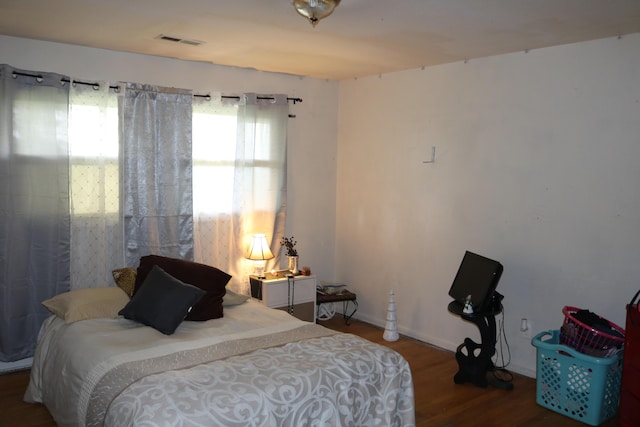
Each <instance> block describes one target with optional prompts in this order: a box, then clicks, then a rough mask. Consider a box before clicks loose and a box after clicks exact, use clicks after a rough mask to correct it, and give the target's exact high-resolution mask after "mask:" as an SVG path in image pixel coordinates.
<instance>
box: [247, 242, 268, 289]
mask: <svg viewBox="0 0 640 427" xmlns="http://www.w3.org/2000/svg"><path fill="white" fill-rule="evenodd" d="M246 258H247V259H250V260H253V261H254V262H255V263H254V275H256V276H257V277H258V279H264V278H265V275H264V267H265V265H266V263H267V260H268V259H271V258H273V253H272V252H271V249H269V244H268V243H267V236H265V235H264V234H254V235H253V236H252V237H251V244H250V245H249V250H248V251H247V256H246Z"/></svg>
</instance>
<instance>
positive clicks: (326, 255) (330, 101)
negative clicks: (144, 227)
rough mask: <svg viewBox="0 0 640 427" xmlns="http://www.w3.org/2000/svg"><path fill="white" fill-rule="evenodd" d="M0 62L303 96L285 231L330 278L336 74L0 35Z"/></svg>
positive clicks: (291, 147)
mask: <svg viewBox="0 0 640 427" xmlns="http://www.w3.org/2000/svg"><path fill="white" fill-rule="evenodd" d="M0 63H3V64H9V65H11V66H13V67H15V68H21V69H27V70H33V71H50V72H57V73H60V74H65V75H69V76H70V77H73V78H76V79H79V80H82V79H86V80H90V81H94V80H98V81H100V80H104V81H110V82H115V81H127V82H139V83H149V84H156V85H162V86H168V87H179V88H186V89H193V90H194V91H195V92H196V93H200V94H207V93H223V94H230V95H233V94H239V93H243V92H256V93H260V94H270V93H284V94H287V95H288V96H290V97H300V98H302V99H303V102H302V103H297V104H295V105H293V104H290V109H289V110H290V113H291V114H295V115H296V118H292V119H290V120H289V129H288V162H289V163H288V166H289V173H288V174H289V177H290V178H289V181H288V204H287V235H294V236H295V237H296V240H298V248H299V253H300V263H301V265H309V266H310V267H311V269H312V271H313V272H314V273H315V274H317V275H318V276H319V277H321V278H328V279H331V278H333V276H334V265H333V259H334V254H333V247H334V241H333V239H334V236H335V187H336V184H335V179H336V150H337V148H336V140H337V109H336V105H337V104H338V83H337V82H331V81H325V80H318V79H310V78H302V77H299V76H291V75H286V74H276V73H267V72H260V71H256V70H249V69H241V68H234V67H225V66H218V65H213V64H207V63H202V62H188V61H179V60H174V59H167V58H160V57H155V56H147V55H136V54H129V53H122V52H114V51H108V50H102V49H91V48H85V47H80V46H72V45H65V44H59V43H47V42H40V41H34V40H28V39H21V38H14V37H6V36H0ZM327 212H328V214H327ZM278 246H279V245H278ZM272 249H273V250H274V251H275V250H279V247H276V248H272ZM283 258H284V257H283ZM283 262H284V263H285V266H286V260H284V261H283Z"/></svg>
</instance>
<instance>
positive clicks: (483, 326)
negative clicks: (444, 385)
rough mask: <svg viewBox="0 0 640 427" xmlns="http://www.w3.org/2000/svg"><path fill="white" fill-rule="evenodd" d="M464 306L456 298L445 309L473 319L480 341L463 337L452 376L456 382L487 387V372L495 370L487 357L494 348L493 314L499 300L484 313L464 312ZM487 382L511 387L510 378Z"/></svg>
mask: <svg viewBox="0 0 640 427" xmlns="http://www.w3.org/2000/svg"><path fill="white" fill-rule="evenodd" d="M463 308H464V306H463V305H462V304H460V303H459V302H458V301H452V302H451V303H449V307H448V309H449V311H450V312H451V313H453V314H455V315H457V316H460V317H461V318H462V319H463V320H466V321H468V322H471V323H473V324H474V325H476V326H477V327H478V330H479V331H480V343H479V344H478V343H476V342H475V341H473V340H472V339H471V338H465V339H464V342H463V343H462V344H460V345H459V346H458V348H457V350H456V361H457V362H458V372H457V373H456V374H455V375H454V377H453V382H455V383H456V384H464V383H472V384H474V385H476V386H478V387H483V388H485V387H487V386H488V385H489V384H490V382H489V381H488V380H487V373H488V372H493V371H495V366H494V364H493V361H492V360H491V358H492V357H493V355H494V354H495V352H496V314H499V313H500V312H502V304H500V303H498V304H497V305H493V306H491V307H490V308H489V309H487V310H486V312H485V313H473V314H466V313H464V312H463ZM491 385H493V386H495V387H498V388H501V389H504V390H511V389H513V384H512V383H511V382H510V381H502V380H498V379H495V380H492V381H491Z"/></svg>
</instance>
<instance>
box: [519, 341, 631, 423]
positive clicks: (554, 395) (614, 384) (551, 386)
mask: <svg viewBox="0 0 640 427" xmlns="http://www.w3.org/2000/svg"><path fill="white" fill-rule="evenodd" d="M547 336H549V337H548V338H546V339H544V340H543V338H544V337H547ZM531 344H532V345H533V346H534V347H536V349H537V362H536V403H537V404H538V405H540V406H543V407H545V408H548V409H551V410H552V411H555V412H558V413H560V414H562V415H565V416H567V417H570V418H573V419H575V420H578V421H581V422H583V423H585V424H589V425H592V426H597V425H600V424H602V423H603V422H605V421H607V420H609V419H611V418H613V417H614V416H615V415H616V413H617V411H618V401H619V398H620V384H621V381H622V351H621V352H620V353H618V354H616V355H614V356H611V357H606V358H599V357H594V356H589V355H586V354H582V353H580V352H578V351H576V350H574V349H573V348H571V347H568V346H566V345H563V344H560V331H559V330H551V331H544V332H541V333H539V334H538V335H536V336H535V337H533V339H532V340H531Z"/></svg>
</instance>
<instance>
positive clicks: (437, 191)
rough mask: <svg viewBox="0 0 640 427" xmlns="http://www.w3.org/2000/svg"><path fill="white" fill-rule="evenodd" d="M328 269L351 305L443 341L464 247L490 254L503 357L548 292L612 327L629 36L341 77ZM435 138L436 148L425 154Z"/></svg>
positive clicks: (473, 332) (636, 48) (623, 198)
mask: <svg viewBox="0 0 640 427" xmlns="http://www.w3.org/2000/svg"><path fill="white" fill-rule="evenodd" d="M338 136H339V143H338V187H337V236H336V276H337V278H339V280H340V281H343V282H345V283H347V284H348V285H349V286H350V287H351V288H352V289H353V290H354V291H355V292H357V293H358V297H359V298H358V301H359V302H360V307H359V310H358V314H359V317H360V318H361V319H365V320H367V321H370V322H372V323H376V324H379V325H381V326H384V324H385V315H386V311H387V307H388V301H389V295H388V293H389V290H390V289H391V288H393V289H395V295H396V307H397V318H398V328H399V330H400V332H401V333H406V334H408V335H411V336H413V337H417V338H419V339H422V340H425V341H428V342H432V343H434V344H436V345H439V346H442V347H445V348H448V349H451V350H455V348H456V346H457V345H458V344H459V343H461V342H462V340H463V338H464V337H465V336H470V337H472V338H473V339H475V340H476V341H477V340H479V335H478V332H477V329H476V328H475V327H474V326H473V325H471V324H469V323H467V322H464V321H462V320H461V319H460V318H457V317H455V316H453V315H451V314H449V313H448V312H447V304H448V303H449V301H450V298H449V297H448V295H447V293H448V290H449V287H450V286H451V283H452V281H453V278H454V276H455V273H456V271H457V268H458V266H459V264H460V261H461V259H462V256H463V254H464V251H465V250H471V251H473V252H477V253H480V254H483V255H485V256H487V257H490V258H494V259H496V260H498V261H500V262H502V264H503V265H504V268H505V270H504V274H503V276H502V280H501V282H500V284H499V286H498V291H499V292H501V293H502V294H503V295H504V296H505V300H504V306H505V327H506V332H507V339H508V343H509V345H510V349H511V356H512V365H511V367H510V368H511V369H513V370H515V371H518V372H521V373H525V374H529V375H534V372H535V348H534V347H532V346H531V345H530V342H529V340H528V339H525V338H523V337H522V336H521V334H520V332H519V325H520V318H522V317H527V318H528V319H530V321H531V323H532V326H533V329H534V332H540V331H542V330H547V329H558V328H559V327H560V325H561V323H562V320H563V318H564V317H563V314H562V311H561V310H562V307H563V306H565V305H574V306H577V307H580V308H587V309H590V310H592V311H595V312H596V313H598V314H600V315H601V316H604V317H606V318H608V319H610V320H612V321H614V322H616V323H618V324H619V325H621V326H623V327H624V313H625V303H627V302H628V300H629V299H630V298H631V297H632V296H633V293H634V292H635V290H636V289H637V288H638V287H639V284H638V283H639V282H640V281H639V279H640V259H639V255H640V250H639V249H638V248H639V245H640V165H639V164H638V162H639V161H640V35H639V34H634V35H631V36H626V37H623V38H622V39H617V38H613V39H603V40H597V41H593V42H587V43H580V44H574V45H566V46H560V47H554V48H547V49H541V50H534V51H531V52H528V53H525V52H521V53H515V54H510V55H502V56H496V57H490V58H483V59H478V60H471V61H468V62H467V63H453V64H448V65H442V66H435V67H428V68H425V69H423V70H421V69H418V70H410V71H405V72H398V73H392V74H385V75H382V76H372V77H368V78H362V79H357V80H348V81H343V82H341V84H340V116H339V128H338ZM432 146H435V147H436V159H435V163H433V164H429V163H423V161H425V160H430V158H431V147H432Z"/></svg>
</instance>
